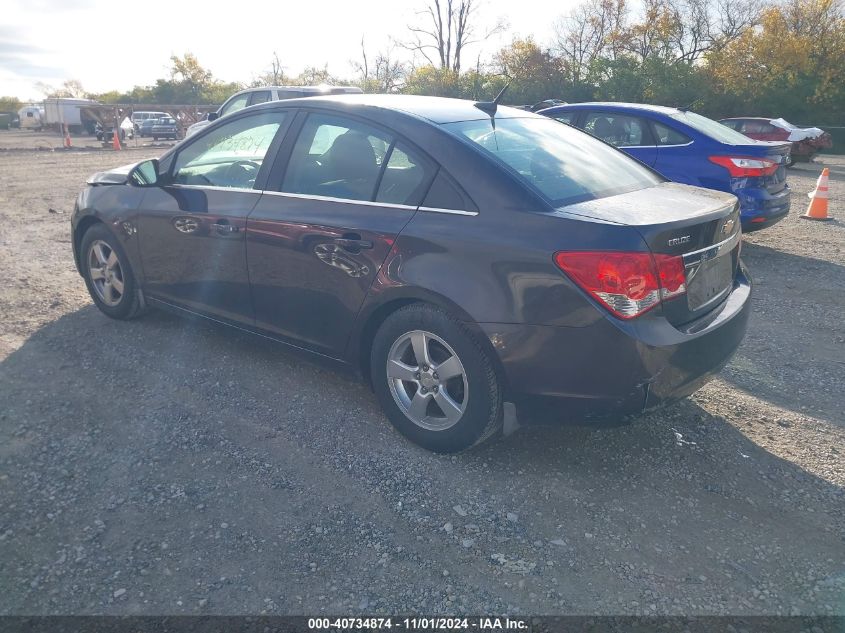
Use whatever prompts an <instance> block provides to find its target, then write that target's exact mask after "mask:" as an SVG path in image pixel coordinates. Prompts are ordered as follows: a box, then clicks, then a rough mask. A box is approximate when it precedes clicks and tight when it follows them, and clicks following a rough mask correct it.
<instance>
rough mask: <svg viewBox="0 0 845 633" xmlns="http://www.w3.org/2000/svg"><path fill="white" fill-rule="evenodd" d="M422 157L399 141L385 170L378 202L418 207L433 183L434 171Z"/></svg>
mask: <svg viewBox="0 0 845 633" xmlns="http://www.w3.org/2000/svg"><path fill="white" fill-rule="evenodd" d="M427 163H428V161H426V160H425V159H424V158H423V157H422V156H420V155H418V154H417V152H416V151H415V150H413V149H411V148H410V147H408V146H407V145H406V144H405V143H403V142H402V141H398V142H397V143H396V144H395V145H394V146H393V149H392V150H390V156H389V158H388V159H387V164H386V165H385V166H384V168H383V173H382V176H381V182H380V183H379V187H378V193H377V194H376V202H385V203H388V204H406V205H412V206H416V205H418V204H419V203H420V202H421V201H422V197H423V195H424V194H425V190H426V188H427V186H428V184H429V183H430V182H431V174H432V170H431V169H429V168H427Z"/></svg>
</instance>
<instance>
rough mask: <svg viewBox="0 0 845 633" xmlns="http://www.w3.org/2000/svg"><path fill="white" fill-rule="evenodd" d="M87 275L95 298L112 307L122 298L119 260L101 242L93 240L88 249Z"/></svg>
mask: <svg viewBox="0 0 845 633" xmlns="http://www.w3.org/2000/svg"><path fill="white" fill-rule="evenodd" d="M88 274H89V277H90V278H91V285H92V286H94V291H95V292H96V293H97V297H98V298H99V299H100V301H102V302H103V303H105V304H106V305H107V306H111V307H114V306H116V305H118V304H119V303H120V300H121V299H122V298H123V288H124V278H123V269H122V268H121V266H120V259H119V258H118V257H117V253H116V252H115V251H114V249H113V248H112V247H111V246H109V245H108V243H107V242H104V241H103V240H95V241H94V242H92V243H91V247H90V248H89V249H88Z"/></svg>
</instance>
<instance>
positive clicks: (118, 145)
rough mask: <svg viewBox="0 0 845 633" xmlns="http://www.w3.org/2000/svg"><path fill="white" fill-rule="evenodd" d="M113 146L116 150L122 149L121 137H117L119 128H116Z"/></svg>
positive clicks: (112, 141)
mask: <svg viewBox="0 0 845 633" xmlns="http://www.w3.org/2000/svg"><path fill="white" fill-rule="evenodd" d="M111 146H112V147H113V148H114V149H122V148H121V147H120V137H119V136H118V135H117V128H114V135H113V136H112V140H111Z"/></svg>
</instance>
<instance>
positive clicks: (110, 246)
mask: <svg viewBox="0 0 845 633" xmlns="http://www.w3.org/2000/svg"><path fill="white" fill-rule="evenodd" d="M79 252H80V257H81V264H82V266H81V268H82V275H83V277H84V278H85V285H86V286H87V287H88V293H89V294H90V295H91V298H92V299H93V300H94V303H95V304H96V306H97V307H98V308H99V309H100V311H101V312H102V313H103V314H105V315H107V316H110V317H111V318H113V319H132V318H134V317H136V316H138V314H140V312H141V307H142V306H141V300H140V297H139V295H138V288H137V282H136V280H135V275H134V274H133V273H132V267H131V266H130V264H129V258H128V257H127V256H126V251H124V250H123V247H122V246H121V245H120V242H119V241H118V240H117V238H116V237H115V236H114V234H113V233H112V232H111V231H109V230H108V229H107V228H106V227H105V226H103V225H102V224H95V225H94V226H92V227H91V228H90V229H88V231H87V232H86V233H85V235H84V236H83V238H82V243H81V245H80V249H79Z"/></svg>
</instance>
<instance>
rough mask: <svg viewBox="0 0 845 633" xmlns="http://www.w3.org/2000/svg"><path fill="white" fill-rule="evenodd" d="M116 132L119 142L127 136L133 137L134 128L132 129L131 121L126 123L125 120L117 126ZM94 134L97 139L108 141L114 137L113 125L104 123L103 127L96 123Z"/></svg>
mask: <svg viewBox="0 0 845 633" xmlns="http://www.w3.org/2000/svg"><path fill="white" fill-rule="evenodd" d="M117 134H118V137H119V138H120V142H121V143H122V142H124V141H125V140H126V139H127V137H128V138H130V139H132V138H135V130H134V129H133V127H132V125H131V123H130V124H128V125H127V124H126V120H124V122H123V123H122V124H121V125H120V126H118V128H117ZM94 135H95V136H96V137H97V140H98V141H102V142H103V143H109V142H111V140H112V139H113V138H114V125H106V126H105V127H104V126H102V125H100V124H99V123H97V124H96V125H95V126H94Z"/></svg>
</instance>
